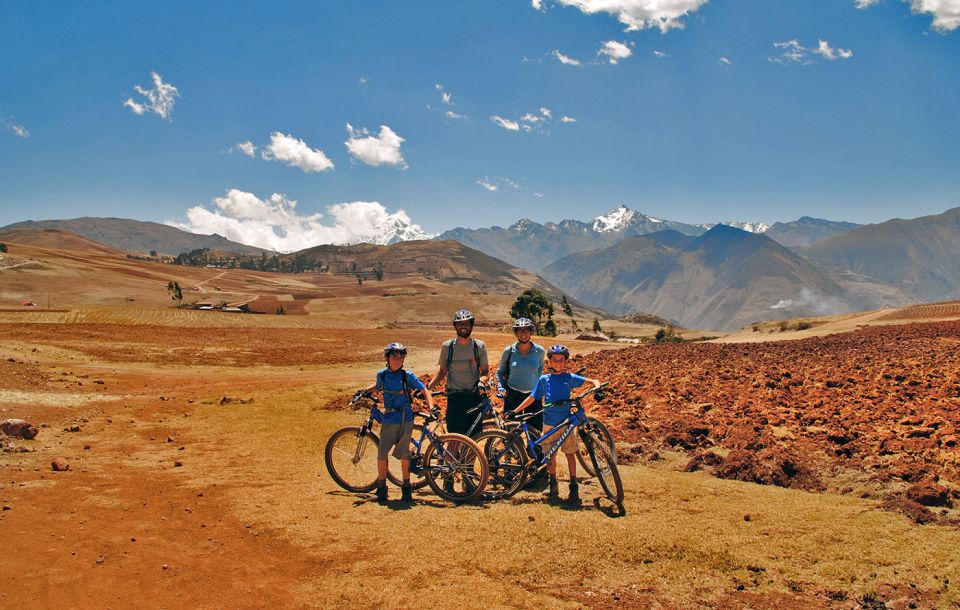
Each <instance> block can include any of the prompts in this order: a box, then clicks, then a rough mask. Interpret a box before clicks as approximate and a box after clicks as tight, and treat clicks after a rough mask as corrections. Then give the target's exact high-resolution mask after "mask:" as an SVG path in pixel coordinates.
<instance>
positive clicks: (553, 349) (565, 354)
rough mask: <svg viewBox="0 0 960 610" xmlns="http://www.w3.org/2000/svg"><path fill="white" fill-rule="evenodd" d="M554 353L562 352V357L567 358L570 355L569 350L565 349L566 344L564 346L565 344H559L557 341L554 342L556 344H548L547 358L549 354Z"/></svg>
mask: <svg viewBox="0 0 960 610" xmlns="http://www.w3.org/2000/svg"><path fill="white" fill-rule="evenodd" d="M554 354H563V357H564V358H569V357H570V350H568V349H567V346H566V345H560V344H559V343H558V344H556V345H551V346H550V349H548V350H547V358H549V357H550V356H552V355H554Z"/></svg>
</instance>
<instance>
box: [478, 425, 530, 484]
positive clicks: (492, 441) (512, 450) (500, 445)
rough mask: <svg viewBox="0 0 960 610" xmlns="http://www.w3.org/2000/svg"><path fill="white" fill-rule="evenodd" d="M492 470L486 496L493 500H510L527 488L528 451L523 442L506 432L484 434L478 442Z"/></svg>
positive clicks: (496, 431)
mask: <svg viewBox="0 0 960 610" xmlns="http://www.w3.org/2000/svg"><path fill="white" fill-rule="evenodd" d="M477 444H478V445H479V446H480V449H482V450H483V455H484V457H486V458H487V465H488V466H489V469H490V478H489V480H488V481H487V487H486V491H484V493H483V497H484V498H487V499H489V500H495V499H498V498H509V497H511V496H513V495H514V494H515V493H517V491H518V490H519V489H520V488H522V487H523V484H524V482H525V481H526V480H527V468H526V465H527V460H528V458H527V452H526V451H524V448H523V445H521V444H520V441H519V439H517V438H516V437H514V436H510V435H508V434H507V433H506V432H504V431H503V430H490V431H487V432H484V433H483V434H481V435H480V437H479V438H478V439H477Z"/></svg>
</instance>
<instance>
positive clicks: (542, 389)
mask: <svg viewBox="0 0 960 610" xmlns="http://www.w3.org/2000/svg"><path fill="white" fill-rule="evenodd" d="M569 358H570V350H568V349H567V348H566V346H564V345H554V346H553V347H551V348H550V349H548V350H547V364H548V365H549V366H550V370H551V372H550V373H549V374H547V375H543V376H541V377H540V379H539V380H538V381H537V385H536V386H534V388H533V392H532V393H531V394H530V396H528V397H527V398H526V399H525V400H524V401H523V402H522V403H520V405H519V406H517V413H519V412H521V411H523V410H524V409H526V408H527V407H529V406H530V405H531V404H533V402H534V401H535V400H537V399H538V398H542V399H543V403H544V404H545V405H549V404H554V403H557V402H560V401H562V400H567V399H569V398H570V392H571V390H573V389H574V388H579V387H580V386H582V385H583V384H585V383H591V384H593V387H595V388H599V387H600V382H599V381H597V380H596V379H590V378H588V377H581V376H580V375H574V374H572V373H567V372H566V370H567V360H568V359H569ZM568 415H570V407H569V405H561V406H558V407H547V408H546V409H544V411H543V427H544V429H545V430H549V429H550V428H552V427H554V426H556V425H558V424H560V423H562V422H563V420H564V419H566V418H567V416H568ZM562 433H563V429H562V428H561V429H560V430H557V431H556V432H554V433H553V434H552V435H551V436H550V437H549V438H547V439H546V440H544V441H543V452H544V453H546V452H548V451H550V449H551V447H552V446H553V445H554V443H555V442H556V441H555V440H553V438H554V437H559V436H560V434H562ZM560 450H561V451H562V452H563V453H564V455H566V456H567V469H568V470H569V471H570V496H569V497H568V498H567V501H568V502H571V503H578V502H580V489H579V486H578V485H577V455H576V454H577V436H576V434H570V435H569V436H567V438H566V439H565V440H564V441H563V445H561V446H560ZM547 472H548V473H549V474H550V490H549V491H548V492H547V495H548V497H550V498H556V497H557V495H559V493H560V490H559V484H558V483H557V456H556V454H554V455H553V457H551V458H550V463H549V464H548V465H547Z"/></svg>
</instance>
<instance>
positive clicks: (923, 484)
mask: <svg viewBox="0 0 960 610" xmlns="http://www.w3.org/2000/svg"><path fill="white" fill-rule="evenodd" d="M949 494H950V491H949V490H948V489H947V488H946V487H944V486H943V485H937V484H936V483H935V482H934V481H931V480H926V481H920V482H919V483H914V484H913V485H911V486H910V487H908V488H907V493H906V495H907V498H908V499H910V500H913V501H914V502H916V503H917V504H922V505H923V506H949V504H950V500H949Z"/></svg>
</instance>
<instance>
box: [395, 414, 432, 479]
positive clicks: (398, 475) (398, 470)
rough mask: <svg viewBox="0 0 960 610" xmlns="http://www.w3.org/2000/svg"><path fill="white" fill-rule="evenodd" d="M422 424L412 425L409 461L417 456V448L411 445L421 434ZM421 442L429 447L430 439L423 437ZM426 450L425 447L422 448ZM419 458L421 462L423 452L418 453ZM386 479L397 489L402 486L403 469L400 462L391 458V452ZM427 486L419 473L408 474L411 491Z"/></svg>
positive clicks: (423, 476) (421, 473)
mask: <svg viewBox="0 0 960 610" xmlns="http://www.w3.org/2000/svg"><path fill="white" fill-rule="evenodd" d="M422 430H423V424H414V425H413V434H412V435H411V436H410V459H411V461H412V460H415V459H416V455H417V446H416V445H414V444H413V439H415V438H416V439H419V438H420V435H421V434H422ZM423 442H424V444H425V445H429V443H430V439H429V438H426V437H424V439H423ZM424 450H426V447H424ZM419 453H420V458H421V460H422V458H423V453H424V451H420V452H419ZM387 478H388V479H389V480H390V482H391V483H393V484H394V485H396V486H397V487H399V486H400V485H403V469H402V466H401V464H400V460H398V459H397V458H395V457H393V452H392V451H391V452H390V453H389V454H388V455H387ZM426 486H427V477H426V475H424V473H423V472H422V471H421V472H420V473H418V474H414V473H413V472H411V473H410V487H411V488H413V489H422V488H424V487H426Z"/></svg>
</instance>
